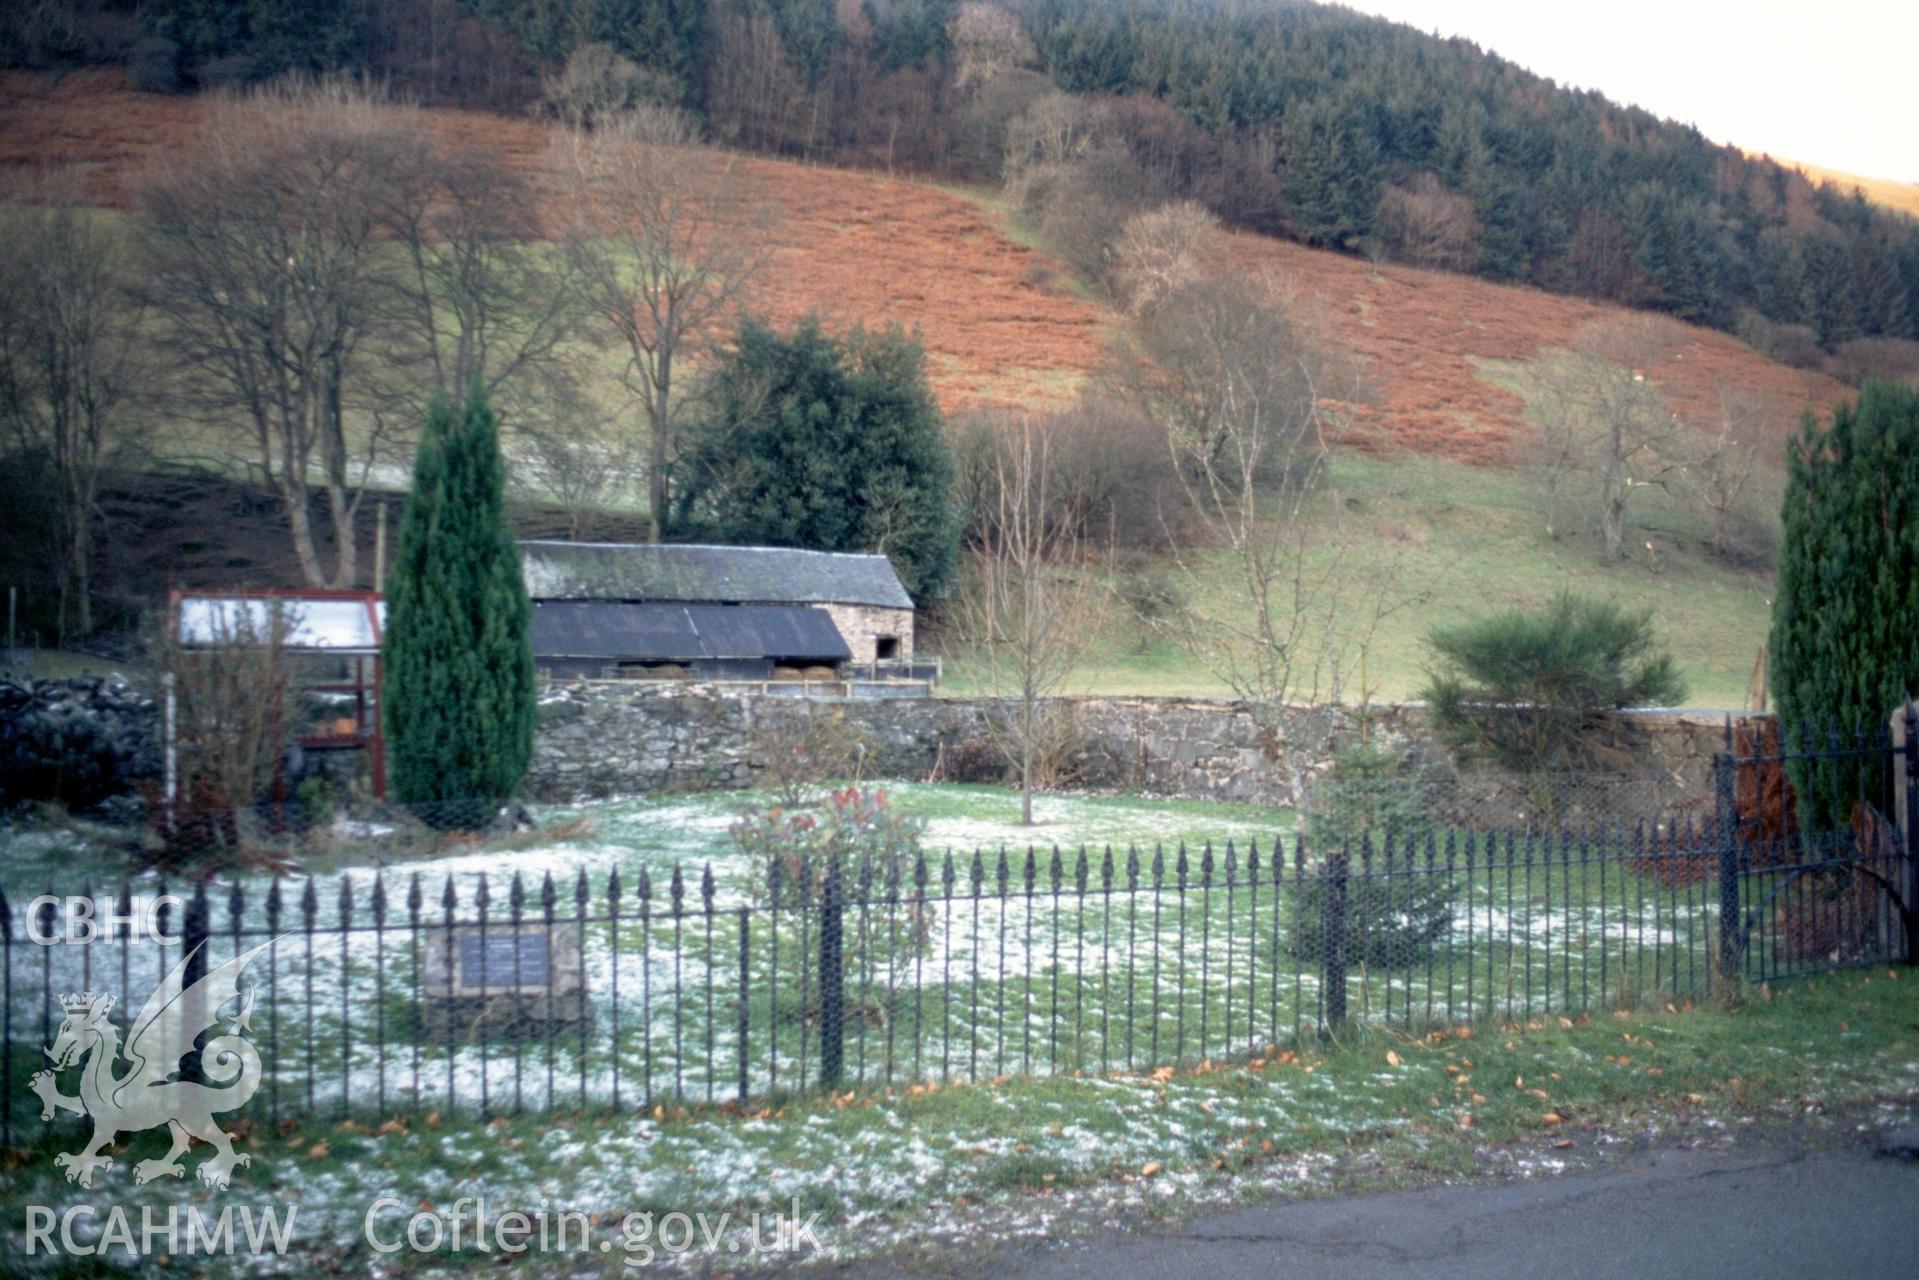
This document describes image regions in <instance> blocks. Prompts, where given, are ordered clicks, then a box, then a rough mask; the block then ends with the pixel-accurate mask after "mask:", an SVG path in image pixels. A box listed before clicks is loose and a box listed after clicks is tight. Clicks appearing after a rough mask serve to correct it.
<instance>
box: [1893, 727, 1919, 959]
mask: <svg viewBox="0 0 1919 1280" xmlns="http://www.w3.org/2000/svg"><path fill="white" fill-rule="evenodd" d="M1892 745H1893V757H1892V808H1893V812H1894V813H1895V814H1896V815H1897V821H1898V825H1899V848H1898V851H1897V852H1898V855H1899V857H1898V863H1899V871H1900V874H1899V875H1898V876H1897V877H1895V879H1896V880H1897V881H1898V884H1899V896H1900V897H1901V898H1902V899H1904V902H1903V903H1902V904H1901V905H1902V907H1903V913H1902V914H1903V921H1902V923H1903V924H1904V932H1905V941H1906V963H1907V964H1919V847H1915V845H1919V702H1916V701H1914V700H1913V699H1912V698H1911V697H1910V696H1908V697H1907V699H1906V701H1905V702H1903V703H1901V704H1900V706H1899V708H1898V710H1896V711H1894V712H1893V713H1892Z"/></svg>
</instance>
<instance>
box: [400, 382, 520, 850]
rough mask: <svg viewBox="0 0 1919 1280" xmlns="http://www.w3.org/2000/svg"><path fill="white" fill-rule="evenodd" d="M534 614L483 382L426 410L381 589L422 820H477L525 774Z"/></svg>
mask: <svg viewBox="0 0 1919 1280" xmlns="http://www.w3.org/2000/svg"><path fill="white" fill-rule="evenodd" d="M532 622H533V607H532V605H531V604H530V603H529V602H528V600H527V594H526V583H525V581H524V579H523V578H522V577H521V574H520V556H519V549H518V548H517V547H516V546H515V545H514V541H513V531H512V529H511V527H510V526H509V524H508V523H507V519H506V465H505V463H504V462H503V461H502V460H501V458H500V437H499V428H498V424H497V423H496V422H495V420H494V417H493V411H492V409H490V408H489V407H488V406H487V402H486V393H485V392H484V390H482V389H481V387H480V386H479V385H478V383H475V384H474V386H473V388H472V390H471V391H470V392H468V395H467V402H466V406H465V408H464V409H463V410H462V411H461V412H459V413H457V414H456V413H455V412H454V410H453V408H452V406H450V405H448V404H447V403H446V402H445V401H443V400H436V401H435V402H434V404H433V405H432V407H431V408H430V409H429V410H428V412H427V422H426V430H425V431H424V432H423V433H422V435H421V438H420V449H419V456H418V458H417V459H416V461H415V462H414V468H413V492H412V493H411V494H410V495H409V496H408V498H407V503H406V514H405V515H404V516H403V517H402V518H401V521H400V537H399V546H398V552H397V557H396V559H395V562H394V566H393V574H392V579H391V582H390V585H389V586H388V588H387V620H386V637H385V646H384V650H383V656H384V659H385V663H386V667H385V673H384V675H385V685H384V696H385V707H384V712H383V714H384V717H385V722H386V737H387V759H388V772H389V774H390V776H391V779H392V782H393V792H394V797H395V798H396V799H398V800H399V801H401V802H402V803H404V804H410V805H418V806H421V816H422V817H423V818H424V819H425V820H426V821H427V822H429V823H431V824H433V825H435V826H441V827H448V828H456V827H457V828H474V827H478V826H481V825H483V824H484V823H485V822H486V820H487V817H488V815H489V814H491V813H492V812H493V811H494V810H495V809H496V808H497V807H498V805H499V802H500V801H501V800H504V799H505V798H506V797H508V796H510V795H511V794H512V793H513V791H514V789H515V788H516V787H518V786H519V785H520V780H521V779H522V778H523V777H524V776H525V774H526V767H527V764H528V762H529V761H530V760H531V759H532V756H533V730H534V725H535V720H536V717H537V703H536V698H535V693H534V687H533V680H534V675H533V647H532V641H531V638H530V634H531V629H532Z"/></svg>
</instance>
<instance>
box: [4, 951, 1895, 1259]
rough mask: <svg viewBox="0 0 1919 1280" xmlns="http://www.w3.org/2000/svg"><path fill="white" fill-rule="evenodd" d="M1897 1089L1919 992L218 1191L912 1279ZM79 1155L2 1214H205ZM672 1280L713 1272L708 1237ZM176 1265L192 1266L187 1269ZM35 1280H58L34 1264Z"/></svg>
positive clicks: (644, 1133)
mask: <svg viewBox="0 0 1919 1280" xmlns="http://www.w3.org/2000/svg"><path fill="white" fill-rule="evenodd" d="M1915 1096H1919V975H1915V974H1913V973H1912V972H1910V971H1905V972H1900V971H1893V970H1886V969H1877V970H1872V971H1866V972H1857V973H1849V974H1842V975H1836V976H1833V977H1829V978H1825V979H1821V980H1817V981H1811V982H1805V983H1798V984H1794V985H1791V986H1787V987H1781V988H1778V989H1776V990H1768V989H1764V988H1762V989H1759V990H1757V991H1753V992H1750V993H1748V994H1747V996H1746V998H1745V999H1744V1000H1742V1001H1740V1002H1738V1003H1733V1004H1727V1005H1724V1006H1716V1007H1710V1008H1700V1009H1689V1008H1683V1007H1674V1006H1659V1007H1654V1008H1648V1009H1620V1010H1614V1011H1610V1012H1605V1013H1600V1014H1596V1015H1592V1016H1586V1017H1580V1018H1557V1017H1555V1018H1549V1019H1538V1020H1534V1021H1532V1022H1529V1023H1503V1024H1501V1023H1482V1024H1479V1025H1477V1026H1470V1027H1468V1026H1461V1027H1454V1028H1446V1029H1441V1030H1437V1031H1434V1032H1432V1033H1430V1034H1428V1035H1425V1036H1421V1037H1399V1036H1392V1035H1387V1034H1382V1033H1367V1034H1362V1035H1359V1036H1358V1037H1356V1038H1354V1039H1352V1040H1351V1041H1350V1042H1348V1043H1343V1044H1330V1045H1327V1046H1324V1047H1323V1048H1320V1049H1315V1050H1311V1051H1308V1052H1303V1053H1266V1054H1261V1055H1260V1056H1257V1057H1254V1058H1251V1059H1240V1060H1234V1061H1220V1062H1213V1063H1208V1064H1204V1065H1202V1066H1200V1067H1199V1068H1197V1069H1194V1070H1190V1071H1185V1072H1172V1071H1164V1070H1162V1071H1159V1072H1155V1073H1152V1074H1147V1075H1132V1076H1106V1077H1099V1078H1071V1077H1066V1078H1053V1079H1048V1080H1020V1079H1004V1078H1003V1079H1000V1080H996V1081H994V1082H991V1083H989V1084H984V1085H980V1086H974V1087H964V1088H960V1087H953V1088H938V1089H924V1088H914V1089H909V1090H906V1091H903V1092H899V1093H894V1094H883V1095H878V1096H874V1097H868V1098H852V1097H844V1096H842V1097H832V1098H816V1099H810V1100H807V1101H804V1102H799V1103H792V1104H789V1105H787V1106H785V1107H782V1108H779V1109H776V1110H759V1109H756V1110H751V1111H750V1112H749V1113H747V1114H740V1113H738V1112H737V1111H735V1110H732V1109H725V1108H722V1109H703V1110H673V1109H669V1108H665V1107H662V1108H660V1109H657V1110H655V1111H653V1112H651V1113H647V1114H640V1115H636V1114H630V1113H629V1114H628V1115H625V1116H622V1117H612V1118H609V1117H605V1116H601V1115H568V1114H564V1113H562V1114H557V1115H551V1116H543V1117H530V1116H529V1117H518V1118H513V1117H502V1118H497V1119H494V1120H491V1121H484V1122H483V1121H480V1120H478V1119H476V1118H470V1117H466V1116H450V1115H442V1114H439V1113H428V1114H426V1115H406V1116H394V1117H390V1118H388V1119H387V1120H386V1121H385V1122H383V1123H370V1122H365V1121H361V1122H347V1123H321V1122H303V1123H298V1124H286V1125H283V1126H280V1127H273V1126H269V1125H266V1124H264V1123H256V1124H253V1125H251V1126H250V1127H249V1131H248V1132H247V1133H246V1134H245V1136H244V1138H243V1141H242V1149H243V1150H247V1151H250V1152H251V1153H253V1155H254V1163H253V1165H252V1167H251V1168H249V1169H246V1170H242V1171H241V1174H240V1177H239V1179H238V1180H237V1181H236V1184H235V1189H234V1191H233V1192H231V1193H229V1195H228V1197H227V1198H228V1200H231V1201H233V1202H236V1203H254V1204H260V1203H268V1202H274V1203H286V1202H297V1204H298V1205H299V1206H300V1221H299V1224H298V1227H297V1229H296V1234H295V1246H294V1248H295V1252H296V1253H297V1254H298V1255H299V1258H300V1262H301V1265H302V1266H304V1267H305V1268H307V1269H310V1270H335V1269H337V1270H344V1271H353V1272H360V1271H363V1270H365V1269H366V1268H367V1267H368V1266H369V1265H373V1264H375V1263H378V1264H380V1265H381V1267H382V1269H383V1270H388V1271H390V1270H393V1269H398V1270H401V1271H413V1272H417V1273H430V1272H432V1271H434V1270H435V1269H436V1268H443V1269H446V1270H448V1271H453V1270H459V1269H461V1268H463V1267H470V1266H471V1265H473V1264H474V1263H475V1262H476V1261H503V1260H504V1259H502V1258H501V1257H500V1256H499V1255H497V1254H496V1255H493V1256H492V1257H489V1258H476V1256H475V1255H474V1254H472V1253H470V1252H469V1253H467V1254H465V1255H460V1254H451V1253H447V1252H440V1253H435V1254H414V1253H411V1252H401V1253H396V1254H392V1255H387V1256H385V1257H381V1256H378V1255H375V1254H374V1253H373V1252H372V1251H371V1250H370V1248H369V1247H368V1245H367V1244H366V1243H365V1241H364V1238H363V1236H362V1224H363V1222H364V1221H365V1216H366V1213H367V1207H368V1205H369V1204H370V1203H371V1202H372V1201H373V1200H374V1199H375V1198H376V1197H379V1196H382V1195H389V1196H392V1197H394V1198H395V1199H396V1200H397V1201H398V1202H399V1203H400V1204H401V1205H403V1206H404V1210H402V1209H390V1210H388V1211H387V1213H388V1215H389V1216H388V1217H386V1218H382V1219H381V1220H380V1222H381V1230H382V1231H383V1232H384V1233H385V1235H386V1236H387V1237H389V1238H391V1237H393V1236H394V1235H396V1234H397V1231H398V1230H399V1228H400V1227H402V1226H403V1225H404V1218H405V1214H406V1213H410V1212H413V1211H415V1210H427V1209H431V1210H433V1211H436V1212H439V1213H443V1214H444V1213H451V1212H453V1209H454V1205H455V1202H456V1201H457V1200H458V1199H459V1198H460V1197H462V1196H475V1195H484V1196H485V1197H486V1199H487V1205H488V1208H487V1212H488V1213H489V1214H491V1215H495V1216H496V1217H497V1215H498V1214H501V1213H504V1212H506V1211H508V1210H526V1211H529V1212H531V1211H536V1210H538V1209H540V1208H546V1209H547V1210H548V1211H549V1212H555V1211H557V1210H558V1209H560V1208H562V1207H564V1208H566V1209H572V1210H578V1211H579V1212H581V1213H583V1214H586V1215H589V1217H590V1224H591V1236H590V1240H589V1242H588V1244H587V1246H586V1247H585V1248H584V1249H582V1250H576V1251H575V1252H573V1253H571V1254H553V1253H549V1254H544V1255H540V1254H529V1255H526V1256H525V1257H523V1258H522V1259H521V1261H522V1263H523V1264H524V1266H523V1270H525V1271H527V1272H530V1273H532V1274H542V1275H544V1274H549V1273H552V1274H559V1273H562V1272H563V1273H565V1274H567V1275H581V1274H596V1273H597V1270H598V1269H599V1268H602V1267H603V1268H604V1270H605V1272H606V1273H607V1274H617V1273H619V1272H620V1271H621V1264H622V1262H623V1261H624V1260H625V1259H626V1258H627V1257H628V1256H630V1254H631V1252H632V1245H633V1239H632V1234H631V1233H630V1232H628V1233H626V1234H623V1233H622V1224H623V1222H624V1221H625V1220H626V1218H627V1215H631V1214H653V1215H656V1218H657V1216H658V1215H664V1214H668V1213H672V1212H676V1211H677V1212H684V1213H688V1214H692V1213H695V1212H705V1213H708V1214H711V1215H714V1216H715V1217H717V1215H718V1214H720V1213H730V1214H732V1215H733V1217H732V1219H731V1224H732V1225H731V1227H730V1228H728V1229H731V1230H735V1231H738V1230H740V1229H742V1227H743V1223H744V1220H745V1215H747V1214H749V1213H751V1212H752V1211H754V1210H764V1211H773V1210H779V1211H789V1212H790V1211H792V1210H794V1209H797V1210H798V1212H799V1213H800V1214H801V1215H806V1214H814V1213H817V1214H818V1215H819V1218H818V1220H817V1222H816V1223H815V1224H814V1227H813V1230H814V1233H815V1234H816V1235H817V1237H818V1239H819V1241H820V1244H821V1250H820V1252H819V1254H818V1255H817V1257H818V1258H820V1259H823V1260H828V1261H833V1260H838V1261H848V1260H856V1259H860V1258H872V1257H887V1258H891V1259H894V1260H905V1261H907V1262H908V1265H916V1264H914V1263H913V1261H912V1260H913V1259H915V1258H925V1257H930V1256H932V1255H931V1254H929V1253H926V1252H925V1250H927V1249H929V1248H932V1247H936V1246H938V1245H939V1243H940V1242H941V1241H942V1240H949V1239H956V1238H959V1237H961V1236H963V1237H964V1238H965V1240H966V1241H967V1242H968V1244H967V1248H968V1252H967V1253H966V1255H965V1256H966V1258H967V1260H968V1264H969V1265H978V1264H980V1263H981V1262H982V1261H983V1258H982V1256H981V1255H980V1253H979V1248H980V1242H981V1241H982V1240H984V1239H987V1238H989V1237H990V1238H995V1239H1000V1240H1017V1239H1019V1238H1020V1237H1022V1236H1027V1237H1037V1236H1043V1235H1053V1234H1058V1233H1059V1232H1061V1231H1062V1230H1071V1229H1073V1227H1074V1225H1075V1224H1078V1225H1081V1226H1087V1227H1094V1226H1101V1225H1111V1224H1113V1223H1115V1222H1118V1221H1128V1222H1133V1223H1139V1222H1143V1221H1150V1220H1153V1219H1158V1218H1167V1217H1178V1216H1180V1215H1182V1214H1186V1213H1191V1212H1197V1211H1199V1210H1202V1209H1206V1208H1210V1207H1216V1206H1219V1205H1221V1204H1226V1203H1231V1202H1233V1201H1236V1200H1240V1199H1245V1198H1250V1197H1256V1196H1267V1195H1272V1194H1316V1193H1325V1192H1330V1191H1335V1190H1349V1189H1356V1188H1372V1187H1387V1186H1396V1185H1410V1184H1414V1183H1418V1182H1425V1181H1434V1180H1445V1179H1454V1178H1461V1177H1469V1176H1475V1175H1484V1174H1488V1173H1493V1174H1507V1173H1513V1172H1518V1173H1522V1174H1537V1173H1547V1172H1554V1171H1557V1170H1559V1169H1563V1168H1567V1167H1571V1166H1574V1165H1576V1164H1578V1163H1580V1162H1581V1161H1582V1160H1585V1159H1588V1158H1591V1157H1593V1156H1594V1155H1595V1154H1596V1153H1598V1152H1601V1151H1603V1150H1604V1149H1606V1148H1609V1147H1613V1148H1616V1147H1618V1146H1620V1145H1621V1144H1630V1143H1634V1142H1638V1141H1644V1140H1646V1139H1648V1138H1658V1137H1662V1136H1666V1135H1670V1134H1672V1133H1675V1132H1679V1133H1695V1134H1699V1135H1704V1136H1708V1137H1716V1138H1727V1137H1736V1135H1738V1134H1739V1133H1740V1132H1741V1131H1742V1130H1743V1129H1744V1128H1745V1127H1747V1126H1751V1125H1758V1124H1764V1123H1767V1122H1771V1121H1776V1120H1778V1119H1780V1118H1782V1117H1805V1116H1808V1115H1811V1116H1815V1117H1816V1116H1818V1115H1820V1114H1822V1113H1826V1112H1829V1111H1837V1110H1839V1109H1843V1108H1847V1107H1852V1106H1856V1105H1857V1104H1860V1103H1870V1102H1877V1101H1887V1100H1890V1101H1895V1102H1899V1103H1902V1104H1903V1103H1910V1101H1911V1100H1912V1099H1913V1098H1914V1097H1915ZM80 1136H81V1132H80V1127H79V1124H78V1122H76V1121H73V1120H70V1119H63V1121H62V1122H60V1123H57V1124H50V1125H46V1126H44V1127H42V1126H39V1125H38V1124H37V1122H30V1129H29V1131H28V1132H27V1133H26V1134H25V1135H24V1139H25V1140H26V1141H28V1142H29V1143H30V1145H29V1146H26V1147H24V1148H20V1149H15V1150H13V1151H10V1152H8V1153H7V1157H6V1170H7V1172H6V1181H7V1187H8V1191H7V1194H6V1199H7V1201H8V1202H9V1207H8V1209H7V1213H8V1216H9V1218H10V1219H16V1220H17V1217H16V1215H18V1214H19V1213H20V1212H22V1206H24V1205H28V1204H46V1205H51V1206H55V1207H56V1208H57V1207H60V1206H64V1205H67V1204H71V1203H77V1202H81V1201H86V1202H92V1203H113V1204H119V1205H124V1206H126V1207H127V1208H128V1211H129V1212H134V1211H135V1206H138V1205H143V1204H150V1205H153V1206H155V1207H156V1208H158V1210H159V1212H161V1213H162V1214H164V1212H165V1208H164V1206H166V1205H170V1204H188V1203H198V1204H202V1205H205V1204H208V1203H212V1200H211V1198H210V1197H209V1195H208V1193H205V1192H204V1191H203V1190H202V1189H200V1188H199V1187H198V1186H197V1185H196V1184H193V1183H192V1180H191V1179H190V1178H189V1179H187V1180H186V1181H184V1182H179V1183H176V1182H170V1181H167V1182H162V1183H156V1184H150V1185H148V1186H146V1187H139V1188H136V1187H133V1186H132V1185H131V1179H130V1177H129V1176H128V1173H127V1169H128V1166H129V1163H130V1160H132V1159H138V1158H141V1157H143V1156H145V1155H149V1154H158V1150H159V1148H158V1139H157V1138H155V1137H154V1136H153V1135H151V1134H146V1135H140V1136H138V1137H135V1138H134V1139H133V1140H132V1144H131V1150H130V1148H129V1144H127V1143H124V1142H123V1143H122V1144H121V1145H120V1146H118V1147H116V1148H114V1149H112V1150H113V1154H114V1155H115V1156H116V1166H115V1167H114V1168H113V1169H111V1170H109V1171H108V1172H107V1173H106V1174H105V1175H104V1176H103V1177H102V1179H101V1180H100V1183H101V1184H100V1185H97V1186H96V1187H95V1188H94V1189H93V1190H92V1191H90V1192H86V1191H80V1190H78V1189H76V1188H73V1187H71V1186H69V1185H67V1184H66V1183H64V1182H63V1181H62V1180H61V1178H60V1175H59V1172H58V1171H57V1170H56V1169H55V1168H54V1166H53V1159H52V1157H53V1155H54V1153H55V1152H57V1151H60V1150H68V1149H71V1148H72V1147H73V1146H74V1145H75V1144H76V1142H77V1140H78V1139H79V1137H80ZM16 1140H20V1138H17V1139H16ZM148 1147H153V1148H154V1150H153V1151H151V1152H149V1151H148V1150H147V1148H148ZM196 1154H197V1149H196ZM221 1203H224V1202H221ZM466 1212H468V1213H469V1214H470V1213H471V1212H472V1210H471V1206H468V1207H467V1210H466ZM988 1225H990V1228H991V1230H990V1231H987V1230H984V1229H983V1228H984V1227H985V1226H988ZM737 1238H738V1237H737V1236H734V1237H726V1236H721V1237H720V1238H719V1241H718V1243H717V1244H716V1245H715V1246H714V1247H715V1248H716V1249H717V1251H718V1252H720V1253H723V1254H726V1255H727V1256H726V1257H725V1258H723V1259H721V1260H720V1262H721V1265H722V1266H725V1267H730V1266H734V1265H737V1264H738V1262H742V1261H744V1259H743V1258H740V1259H737V1260H736V1259H735V1257H734V1255H732V1254H731V1253H729V1252H728V1251H727V1248H726V1241H727V1240H729V1239H737ZM603 1243H604V1245H605V1248H602V1247H601V1245H602V1244H603ZM776 1256H777V1257H778V1258H780V1259H781V1260H785V1261H791V1260H792V1256H791V1255H790V1254H784V1255H776ZM949 1256H950V1255H949ZM679 1260H680V1261H682V1262H683V1263H686V1264H688V1265H691V1266H693V1267H699V1266H711V1265H713V1264H714V1257H713V1253H712V1252H708V1251H707V1246H706V1244H705V1242H703V1241H702V1242H699V1243H698V1244H697V1246H696V1247H695V1248H693V1249H691V1250H690V1251H688V1252H687V1253H684V1254H682V1255H680V1259H679ZM98 1261H99V1260H97V1259H87V1260H82V1259H75V1260H71V1261H70V1262H69V1263H67V1264H66V1265H67V1266H68V1268H69V1269H70V1270H69V1273H71V1274H80V1270H79V1269H76V1268H77V1267H78V1265H79V1264H81V1263H83V1262H84V1263H85V1271H86V1273H87V1274H96V1273H97V1271H98V1269H99V1268H98V1265H97V1263H98ZM13 1262H14V1264H15V1265H16V1266H17V1267H19V1268H21V1269H22V1270H24V1271H28V1272H31V1271H34V1270H35V1269H36V1268H34V1267H33V1266H32V1265H31V1264H30V1260H28V1259H26V1258H22V1257H16V1258H14V1259H13ZM178 1265H179V1266H180V1267H181V1269H182V1271H185V1270H192V1271H193V1272H194V1273H195V1274H204V1273H205V1272H206V1267H205V1260H204V1259H195V1260H181V1262H180V1263H179V1264H178ZM234 1265H236V1266H238V1265H239V1264H238V1263H237V1262H236V1263H235V1264H234ZM285 1265H286V1264H285V1261H284V1260H283V1261H282V1262H281V1263H280V1266H282V1267H284V1266H285ZM38 1270H40V1271H42V1272H43V1273H45V1274H57V1273H59V1267H58V1266H57V1265H53V1264H49V1265H47V1266H45V1267H42V1268H39V1269H38ZM166 1273H167V1272H166V1270H165V1269H164V1268H162V1269H161V1270H159V1271H157V1272H156V1274H166Z"/></svg>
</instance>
